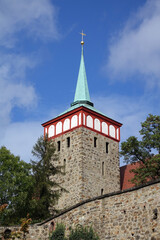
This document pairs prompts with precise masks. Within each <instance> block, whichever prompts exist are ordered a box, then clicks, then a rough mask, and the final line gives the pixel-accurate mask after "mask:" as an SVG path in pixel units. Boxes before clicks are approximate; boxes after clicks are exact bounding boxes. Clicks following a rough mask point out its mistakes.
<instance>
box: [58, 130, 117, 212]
mask: <svg viewBox="0 0 160 240" xmlns="http://www.w3.org/2000/svg"><path fill="white" fill-rule="evenodd" d="M68 137H70V147H67V138H68ZM95 137H96V138H97V144H96V147H94V138H95ZM54 141H55V145H56V146H57V142H58V141H60V144H61V147H60V151H59V152H58V151H57V152H58V154H59V164H61V165H63V164H64V159H65V163H66V166H65V172H66V174H65V175H64V176H61V177H58V178H56V180H58V181H59V182H61V185H62V187H64V188H65V189H66V190H67V191H68V192H67V193H62V197H61V198H60V200H59V202H58V208H60V209H63V208H66V207H69V206H72V205H74V204H76V203H78V202H80V201H82V200H84V199H88V198H93V197H96V196H99V195H100V194H101V191H103V194H105V193H109V192H113V191H118V190H120V172H119V143H118V142H116V141H114V140H112V139H109V138H107V137H105V136H103V135H101V134H98V133H96V132H94V131H92V130H90V129H87V128H84V127H80V128H77V129H75V130H73V131H70V132H68V133H65V134H63V135H60V136H59V137H57V138H55V139H54ZM106 142H108V143H109V145H108V153H106ZM102 165H103V167H102ZM102 168H104V169H103V170H102ZM102 171H103V173H102ZM102 189H103V190H102Z"/></svg>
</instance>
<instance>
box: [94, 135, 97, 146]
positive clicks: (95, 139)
mask: <svg viewBox="0 0 160 240" xmlns="http://www.w3.org/2000/svg"><path fill="white" fill-rule="evenodd" d="M94 147H97V138H96V137H94Z"/></svg>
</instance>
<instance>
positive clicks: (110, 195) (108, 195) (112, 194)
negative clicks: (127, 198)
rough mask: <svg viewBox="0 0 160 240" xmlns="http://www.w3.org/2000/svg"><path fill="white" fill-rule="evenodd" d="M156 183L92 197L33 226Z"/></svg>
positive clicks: (155, 181) (152, 182) (158, 180)
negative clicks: (84, 206) (92, 203)
mask: <svg viewBox="0 0 160 240" xmlns="http://www.w3.org/2000/svg"><path fill="white" fill-rule="evenodd" d="M157 183H160V179H157V180H154V181H150V182H147V183H145V184H141V185H139V186H136V187H132V188H128V189H125V190H120V191H115V192H111V193H107V194H104V195H102V196H97V197H93V198H90V199H86V200H83V201H81V202H79V203H77V204H75V205H73V206H71V207H69V208H67V209H65V210H62V211H61V212H60V213H58V214H56V215H53V216H52V217H50V218H47V219H46V220H44V221H42V222H41V223H36V224H35V225H37V226H41V225H43V224H45V223H47V222H49V221H51V220H52V219H55V218H58V217H59V216H62V215H63V214H65V213H67V212H70V211H72V210H73V209H75V208H77V207H80V206H82V205H84V204H86V203H89V202H93V201H96V200H101V199H104V198H108V197H112V196H115V195H120V194H123V193H128V192H132V191H136V190H139V189H141V188H145V187H148V186H150V185H154V184H157Z"/></svg>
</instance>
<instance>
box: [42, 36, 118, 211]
mask: <svg viewBox="0 0 160 240" xmlns="http://www.w3.org/2000/svg"><path fill="white" fill-rule="evenodd" d="M83 35H84V33H83V32H82V41H81V45H82V52H81V61H80V68H79V73H78V80H77V86H76V91H75V96H74V101H73V103H72V104H71V106H70V108H69V109H67V110H66V111H65V112H63V113H62V114H60V115H59V116H57V117H56V118H54V119H51V120H49V121H47V122H45V123H43V124H42V126H43V127H44V134H48V137H49V138H50V139H53V140H54V142H55V146H56V151H57V153H58V154H59V163H60V164H61V165H64V171H65V175H64V176H60V177H58V178H59V179H58V180H59V181H61V182H62V183H61V185H62V186H63V187H64V188H65V189H66V190H67V192H63V193H62V196H61V198H60V199H59V202H58V208H59V209H63V208H66V207H70V206H72V205H74V204H76V203H79V202H81V201H82V200H85V199H88V198H92V197H96V196H99V195H102V194H106V193H109V192H114V191H118V190H120V172H119V141H120V127H121V126H122V124H121V123H119V122H117V121H115V120H113V119H111V118H109V117H107V116H105V115H104V114H102V113H101V112H99V111H98V110H96V109H95V108H94V104H93V103H92V102H91V100H90V95H89V89H88V83H87V77H86V70H85V64H84V53H83V45H84V42H83ZM102 104H103V103H102Z"/></svg>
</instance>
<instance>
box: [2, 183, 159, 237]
mask: <svg viewBox="0 0 160 240" xmlns="http://www.w3.org/2000/svg"><path fill="white" fill-rule="evenodd" d="M54 220H55V222H56V223H57V222H59V223H60V222H63V223H64V224H65V225H66V227H67V228H68V227H69V226H71V225H72V226H73V227H74V226H75V225H76V224H84V225H92V226H93V227H94V229H95V230H96V231H97V232H98V234H99V236H100V239H101V240H107V239H111V240H139V239H140V240H160V181H157V182H154V183H152V184H151V183H149V184H147V185H146V186H141V187H138V188H134V189H129V190H126V191H123V192H122V191H119V192H116V193H111V194H106V195H103V196H100V197H97V198H94V199H89V200H86V201H84V202H82V203H80V204H77V205H75V206H73V207H71V208H70V209H68V210H65V211H64V212H63V213H61V214H59V215H57V216H55V217H54ZM51 221H52V219H48V220H46V221H45V222H43V223H40V224H37V225H33V226H31V227H30V234H29V235H28V238H27V240H31V239H34V240H40V239H41V240H46V239H48V228H49V224H50V222H51ZM1 230H2V229H0V231H1Z"/></svg>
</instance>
